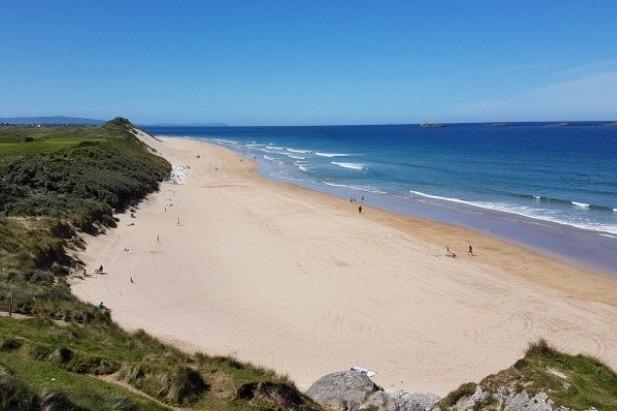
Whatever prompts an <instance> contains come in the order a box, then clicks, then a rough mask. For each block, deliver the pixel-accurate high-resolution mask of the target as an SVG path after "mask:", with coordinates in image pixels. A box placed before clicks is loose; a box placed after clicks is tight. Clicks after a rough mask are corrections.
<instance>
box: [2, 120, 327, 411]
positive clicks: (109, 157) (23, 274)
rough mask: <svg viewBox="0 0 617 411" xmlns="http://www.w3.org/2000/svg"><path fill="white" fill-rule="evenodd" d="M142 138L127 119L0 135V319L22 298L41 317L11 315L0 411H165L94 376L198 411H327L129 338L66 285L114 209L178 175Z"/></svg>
mask: <svg viewBox="0 0 617 411" xmlns="http://www.w3.org/2000/svg"><path fill="white" fill-rule="evenodd" d="M132 130H133V126H132V125H131V124H130V123H129V122H128V121H127V120H124V119H115V120H113V121H111V122H108V123H107V124H105V125H104V126H102V127H57V128H54V127H49V128H45V127H42V128H31V127H6V128H5V127H3V128H0V310H4V311H6V310H7V309H8V305H9V302H11V301H12V308H13V310H14V312H19V313H22V314H28V315H32V316H35V317H38V319H29V320H18V319H9V318H6V317H0V347H4V349H2V348H0V367H2V369H4V370H5V371H7V372H8V375H3V374H2V373H1V372H0V410H2V401H3V400H4V401H9V400H8V399H7V398H3V396H4V397H7V396H9V397H10V398H11V401H12V400H14V399H17V400H18V401H21V402H22V404H26V403H28V402H30V405H32V407H30V408H28V407H25V406H24V407H25V408H26V409H40V404H41V401H44V400H45V398H48V397H49V398H52V399H54V400H55V401H60V402H62V401H65V402H66V403H67V404H72V405H66V404H65V405H64V406H62V407H64V408H62V407H60V408H61V409H65V408H70V407H77V408H83V409H88V410H112V409H117V410H118V411H119V410H121V409H122V410H124V411H126V410H128V409H136V408H137V409H147V410H150V409H162V407H161V406H160V405H159V404H157V403H156V402H154V401H149V400H145V399H143V398H142V397H140V396H136V395H135V394H133V393H131V392H129V391H127V390H126V389H125V388H124V387H121V386H118V385H114V384H110V383H108V382H104V381H101V380H100V379H97V378H95V377H93V376H92V375H99V376H107V377H106V378H112V379H114V380H116V381H119V382H121V383H123V384H129V385H130V386H132V387H133V388H134V389H136V390H139V391H140V392H142V393H144V394H145V395H148V396H150V397H151V398H155V399H156V400H158V401H160V402H162V403H165V404H169V405H179V406H183V407H189V408H193V409H216V410H223V411H224V410H238V411H245V410H265V409H272V408H277V407H279V408H281V407H282V408H284V409H295V410H299V411H301V410H316V409H319V407H317V406H316V405H315V404H313V403H312V402H311V401H310V400H309V399H307V398H306V397H304V396H303V395H302V394H301V393H299V392H298V390H297V389H296V388H295V387H294V386H293V384H292V383H291V382H289V381H288V379H287V378H286V377H282V376H278V375H277V374H275V373H274V372H272V371H270V370H266V369H263V368H260V367H255V366H252V365H251V364H244V363H240V362H238V361H236V360H234V359H232V358H227V357H211V356H208V355H206V354H196V355H188V354H185V353H182V352H180V351H179V350H177V349H175V348H173V347H170V346H168V345H165V344H162V343H161V342H159V341H158V340H156V339H155V338H152V337H150V336H149V335H147V334H146V333H144V332H137V333H127V332H125V331H124V330H122V329H120V328H119V327H118V326H116V325H115V324H114V323H113V322H112V321H111V318H110V316H109V314H108V313H102V312H100V311H98V310H96V309H95V307H93V306H92V305H89V304H85V303H83V302H81V301H79V300H77V299H76V298H75V297H74V296H73V295H72V294H71V292H70V288H69V286H68V284H67V281H66V276H67V274H68V272H69V270H71V269H78V268H79V262H78V261H76V260H74V259H73V258H72V257H70V255H69V254H68V253H67V249H69V248H73V249H76V248H80V247H82V242H81V240H80V238H79V235H80V233H81V232H83V231H85V232H91V233H100V232H102V231H104V229H105V228H107V227H113V226H114V225H115V219H114V217H113V213H114V212H115V211H119V210H123V209H125V208H128V207H130V206H132V205H133V204H136V203H137V202H138V201H140V200H141V199H143V198H144V197H145V196H146V195H147V194H149V193H151V192H153V191H156V190H157V189H158V186H159V183H160V182H161V181H162V180H163V179H164V178H165V177H167V176H168V175H169V172H170V168H171V167H170V165H169V163H167V161H165V160H164V159H162V158H160V157H158V156H156V155H155V153H153V152H152V151H151V150H149V149H148V148H147V147H146V146H145V145H144V144H143V143H142V142H140V141H139V140H138V139H137V138H135V136H134V135H133V133H132ZM51 319H54V320H55V321H56V322H57V320H58V319H60V320H63V321H64V325H63V326H60V325H58V324H57V323H55V322H52V321H51ZM50 390H51V392H53V393H54V394H53V395H51V396H50V395H49V392H50ZM238 392H242V393H243V397H242V398H241V399H240V398H237V393H238ZM131 404H133V406H131ZM11 407H12V408H13V409H14V408H15V404H12V405H11V406H9V409H11ZM37 407H38V408H37ZM5 408H6V407H5Z"/></svg>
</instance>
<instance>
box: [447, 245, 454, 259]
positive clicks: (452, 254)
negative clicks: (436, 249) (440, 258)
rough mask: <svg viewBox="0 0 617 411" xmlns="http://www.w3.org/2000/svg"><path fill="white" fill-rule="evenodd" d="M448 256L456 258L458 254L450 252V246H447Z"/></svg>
mask: <svg viewBox="0 0 617 411" xmlns="http://www.w3.org/2000/svg"><path fill="white" fill-rule="evenodd" d="M446 256H447V257H451V258H456V253H455V252H453V251H452V250H450V246H446Z"/></svg>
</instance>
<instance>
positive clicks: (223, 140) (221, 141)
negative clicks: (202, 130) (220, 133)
mask: <svg viewBox="0 0 617 411" xmlns="http://www.w3.org/2000/svg"><path fill="white" fill-rule="evenodd" d="M208 140H210V141H211V142H213V143H215V144H220V145H223V146H226V145H232V146H237V145H238V144H239V143H238V142H237V141H235V140H229V139H226V138H210V139H208Z"/></svg>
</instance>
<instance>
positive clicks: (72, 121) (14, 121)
mask: <svg viewBox="0 0 617 411" xmlns="http://www.w3.org/2000/svg"><path fill="white" fill-rule="evenodd" d="M104 123H105V121H103V120H95V119H91V118H80V117H66V116H38V117H0V124H5V125H36V124H42V125H73V126H74V125H91V126H100V125H102V124H104Z"/></svg>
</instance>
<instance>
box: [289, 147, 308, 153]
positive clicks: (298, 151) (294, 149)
mask: <svg viewBox="0 0 617 411" xmlns="http://www.w3.org/2000/svg"><path fill="white" fill-rule="evenodd" d="M286 150H287V151H290V152H292V153H297V154H309V153H310V151H309V150H300V149H298V148H289V147H287V148H286Z"/></svg>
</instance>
